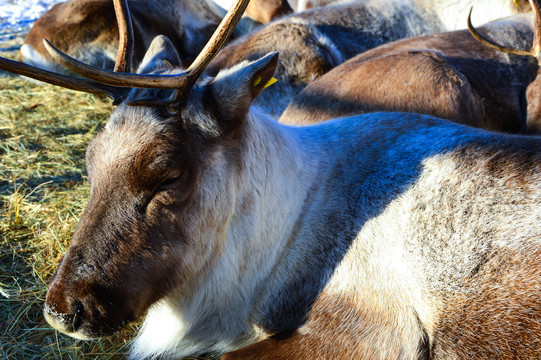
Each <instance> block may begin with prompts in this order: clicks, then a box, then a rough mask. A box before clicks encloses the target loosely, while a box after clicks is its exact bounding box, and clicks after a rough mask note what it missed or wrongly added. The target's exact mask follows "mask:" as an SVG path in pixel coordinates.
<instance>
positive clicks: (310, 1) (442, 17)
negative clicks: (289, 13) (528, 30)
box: [290, 0, 530, 31]
mask: <svg viewBox="0 0 541 360" xmlns="http://www.w3.org/2000/svg"><path fill="white" fill-rule="evenodd" d="M354 1H357V0H291V1H290V4H291V7H292V8H293V9H294V10H295V11H304V10H307V9H312V8H315V7H322V6H328V5H331V4H344V3H349V2H354ZM398 1H399V2H402V3H404V1H403V0H397V2H398ZM407 3H409V4H410V6H411V7H412V8H413V7H415V8H417V9H419V10H421V9H422V11H425V12H427V13H429V14H430V17H432V18H435V19H436V21H438V22H439V23H440V24H441V31H452V30H459V29H464V28H465V27H466V24H465V23H464V19H465V18H466V16H467V14H468V9H469V8H470V7H471V6H475V7H476V8H477V9H482V11H479V12H478V13H476V15H475V18H474V21H475V22H478V23H482V24H484V23H487V22H489V21H491V20H496V19H500V18H503V17H506V16H510V15H514V14H517V13H524V12H528V11H530V6H529V4H528V1H525V0H477V1H472V0H407Z"/></svg>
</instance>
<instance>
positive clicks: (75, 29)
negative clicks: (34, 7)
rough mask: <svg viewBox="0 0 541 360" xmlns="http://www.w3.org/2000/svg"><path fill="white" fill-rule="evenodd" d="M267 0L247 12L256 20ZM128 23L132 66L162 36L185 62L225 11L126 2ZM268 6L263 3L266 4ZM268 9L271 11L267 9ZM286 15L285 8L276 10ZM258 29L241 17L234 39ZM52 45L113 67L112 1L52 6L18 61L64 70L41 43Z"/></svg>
mask: <svg viewBox="0 0 541 360" xmlns="http://www.w3.org/2000/svg"><path fill="white" fill-rule="evenodd" d="M266 1H267V0H256V1H254V3H252V4H251V6H250V8H251V9H252V10H251V12H252V13H253V14H254V16H257V17H258V19H262V18H264V17H265V16H267V17H269V16H278V15H279V14H280V10H277V9H275V10H274V11H275V14H272V15H271V14H266V13H265V12H264V6H261V3H263V4H267V2H266ZM129 6H130V11H131V14H132V17H131V20H132V23H133V28H134V32H135V35H136V36H135V43H134V62H135V63H136V64H138V63H139V62H140V61H141V59H142V57H143V55H144V53H145V51H146V49H147V48H148V46H149V44H150V42H151V41H152V39H154V37H155V36H157V35H165V36H167V37H168V38H169V39H170V40H171V41H172V42H173V44H174V45H175V47H176V48H177V50H178V51H179V52H180V55H181V59H182V61H183V62H185V63H190V62H191V61H193V60H194V58H195V57H196V56H197V54H198V53H199V52H200V51H201V49H202V48H203V45H204V44H205V42H206V41H207V40H208V39H209V38H210V36H211V35H212V33H213V31H214V30H215V29H216V27H217V26H218V23H219V22H220V21H221V18H222V17H223V16H224V14H225V10H224V9H223V8H222V7H220V6H219V5H217V4H216V3H215V2H214V1H212V0H204V1H194V0H152V1H146V0H130V1H129ZM266 6H268V5H266ZM269 11H271V10H269ZM281 11H283V12H285V11H287V9H286V8H285V7H283V8H281ZM258 26H259V24H258V23H255V22H254V21H253V20H251V19H249V18H244V19H243V20H242V21H241V23H240V25H239V26H238V28H237V29H236V33H235V36H237V37H238V36H241V35H242V34H244V33H248V32H251V31H252V30H254V29H255V28H257V27H258ZM44 38H48V39H50V40H51V41H53V42H54V43H55V44H56V45H57V46H58V47H59V48H61V49H62V50H63V51H65V52H68V53H70V54H72V55H73V56H75V57H77V58H79V59H81V60H83V61H85V62H87V63H89V64H92V65H94V66H98V67H102V68H105V69H113V66H114V64H115V57H116V53H117V44H118V27H117V24H116V18H115V15H114V9H113V3H112V2H111V0H69V1H66V2H63V3H59V4H56V5H54V6H53V7H52V8H51V9H50V10H49V11H48V12H47V13H45V14H44V15H43V16H41V17H40V18H39V19H38V20H36V22H35V23H34V24H33V26H32V28H31V29H30V32H29V33H28V35H27V36H26V38H25V41H24V44H23V45H22V47H21V49H20V51H19V53H18V59H19V61H23V62H25V63H28V64H30V65H34V66H38V67H41V68H43V69H48V70H51V71H57V72H60V71H63V70H64V68H63V67H60V66H59V65H58V64H57V63H56V62H54V61H53V59H52V58H51V56H50V55H49V53H48V52H47V50H46V49H45V47H44V46H43V41H42V40H43V39H44Z"/></svg>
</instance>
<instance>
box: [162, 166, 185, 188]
mask: <svg viewBox="0 0 541 360" xmlns="http://www.w3.org/2000/svg"><path fill="white" fill-rule="evenodd" d="M186 178H187V173H185V172H182V171H180V170H178V171H174V172H172V173H171V174H169V176H168V177H167V178H166V179H165V180H164V181H163V182H162V183H161V184H160V187H159V188H158V191H167V190H174V189H177V188H178V187H179V185H180V184H181V183H182V182H183V181H184V180H185V179H186Z"/></svg>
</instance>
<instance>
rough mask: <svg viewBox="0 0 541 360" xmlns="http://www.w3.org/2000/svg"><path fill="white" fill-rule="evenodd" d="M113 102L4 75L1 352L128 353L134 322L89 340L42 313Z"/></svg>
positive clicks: (0, 93) (0, 96) (51, 355)
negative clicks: (88, 152) (87, 157)
mask: <svg viewBox="0 0 541 360" xmlns="http://www.w3.org/2000/svg"><path fill="white" fill-rule="evenodd" d="M0 55H3V56H5V55H6V53H0ZM8 55H9V56H11V57H13V53H9V54H8ZM111 109H112V107H111V105H110V101H109V100H107V99H102V98H99V97H96V96H93V95H89V94H82V93H75V92H73V91H70V90H65V89H60V88H57V87H53V86H48V85H43V84H33V83H30V82H29V81H26V80H23V79H20V78H15V77H3V76H0V358H2V359H25V360H27V359H90V358H92V359H94V358H99V359H120V358H124V354H125V352H126V348H127V344H128V342H129V339H130V338H131V337H132V335H133V333H134V328H133V327H132V328H129V329H127V330H125V331H123V332H121V333H120V334H119V335H117V336H115V337H113V338H111V339H106V340H102V341H98V342H85V341H78V340H74V339H72V338H68V337H65V336H63V335H61V334H59V333H57V332H55V331H54V330H52V329H51V328H50V326H48V325H47V323H46V322H45V321H44V319H43V316H42V306H43V302H44V298H45V292H46V286H47V283H48V281H49V279H50V278H51V276H52V274H53V272H54V270H55V269H56V266H57V264H58V262H59V260H60V258H61V257H62V255H63V254H64V252H65V250H66V248H67V247H68V243H69V240H70V237H71V234H72V233H73V230H74V228H75V226H76V224H77V221H78V218H79V215H80V213H81V211H82V209H83V207H84V205H85V202H86V199H87V197H88V183H87V181H86V173H85V166H84V153H85V148H86V146H87V144H88V142H89V141H90V140H91V139H92V138H93V137H94V136H95V134H96V133H97V132H98V131H99V129H100V128H101V127H102V126H103V125H104V123H105V121H106V119H107V117H108V115H109V113H110V111H111Z"/></svg>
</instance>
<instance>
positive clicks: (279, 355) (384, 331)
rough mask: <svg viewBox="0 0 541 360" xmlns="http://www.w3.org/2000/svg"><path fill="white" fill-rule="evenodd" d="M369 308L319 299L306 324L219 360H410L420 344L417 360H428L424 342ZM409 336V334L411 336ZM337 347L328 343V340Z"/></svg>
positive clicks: (331, 298)
mask: <svg viewBox="0 0 541 360" xmlns="http://www.w3.org/2000/svg"><path fill="white" fill-rule="evenodd" d="M372 307H373V306H372V305H371V304H360V303H359V302H358V301H355V300H353V299H351V300H350V299H347V298H344V297H339V296H330V295H325V294H322V295H320V297H319V299H318V300H317V301H316V303H315V304H314V306H313V307H312V309H311V311H310V314H309V316H308V319H307V322H306V324H305V325H304V326H303V327H302V328H301V329H298V330H295V331H293V332H292V333H288V332H285V333H283V334H278V335H275V336H274V337H271V338H269V339H266V340H263V341H260V342H258V343H255V344H253V345H250V346H247V347H245V348H242V349H239V350H237V351H233V352H230V353H228V354H225V355H223V356H222V357H221V358H220V359H221V360H249V359H250V360H274V359H276V360H289V359H314V358H317V359H366V360H399V359H409V360H411V359H414V358H413V357H412V356H411V352H412V349H408V346H411V344H415V339H418V344H417V346H415V345H414V346H413V347H414V350H413V351H414V352H417V351H415V350H418V354H417V356H416V357H415V359H417V360H422V359H427V357H426V355H427V352H425V351H424V350H423V348H425V347H426V345H427V344H426V343H425V342H426V339H425V338H424V336H423V334H422V330H421V326H420V325H419V326H418V327H417V328H416V329H407V328H406V326H403V327H402V328H400V327H398V326H396V325H395V324H393V322H392V320H391V319H389V314H384V313H378V312H377V311H374V310H375V309H373V308H372ZM412 330H413V331H412ZM331 336H332V338H333V339H335V341H328V337H331Z"/></svg>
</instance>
